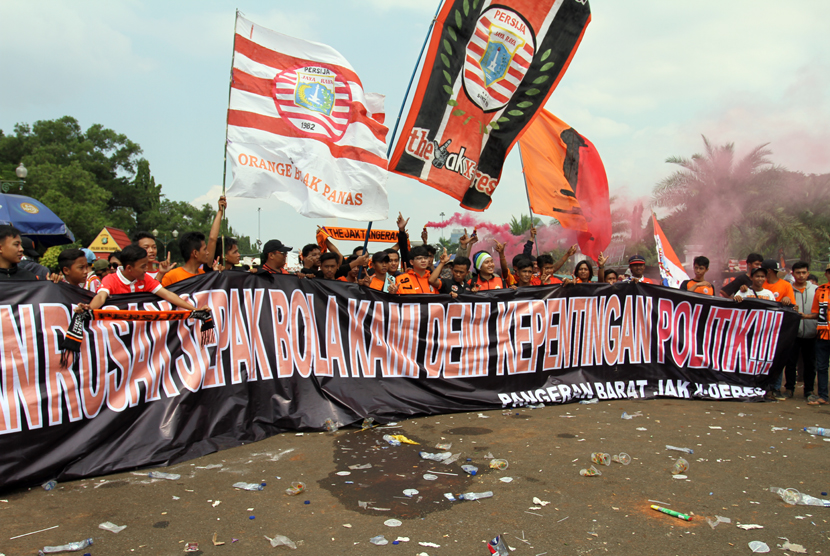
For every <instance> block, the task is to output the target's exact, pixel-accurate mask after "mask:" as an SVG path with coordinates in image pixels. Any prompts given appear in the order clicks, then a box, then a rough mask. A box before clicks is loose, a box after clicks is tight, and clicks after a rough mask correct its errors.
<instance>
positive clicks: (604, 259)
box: [597, 253, 608, 266]
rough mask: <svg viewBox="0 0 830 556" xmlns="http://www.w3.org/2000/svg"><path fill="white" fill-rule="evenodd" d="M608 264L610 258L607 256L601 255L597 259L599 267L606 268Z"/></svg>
mask: <svg viewBox="0 0 830 556" xmlns="http://www.w3.org/2000/svg"><path fill="white" fill-rule="evenodd" d="M607 262H608V257H606V256H605V255H603V254H602V253H600V254H599V256H598V257H597V265H598V266H605V263H607Z"/></svg>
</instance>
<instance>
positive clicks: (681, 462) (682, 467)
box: [671, 458, 689, 475]
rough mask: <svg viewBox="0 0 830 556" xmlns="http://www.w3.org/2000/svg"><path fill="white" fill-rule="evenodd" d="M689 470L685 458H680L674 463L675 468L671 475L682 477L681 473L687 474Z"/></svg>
mask: <svg viewBox="0 0 830 556" xmlns="http://www.w3.org/2000/svg"><path fill="white" fill-rule="evenodd" d="M688 470H689V462H688V461H686V460H685V459H683V458H678V460H677V461H676V462H674V467H672V470H671V474H672V475H680V474H681V473H685V472H686V471H688Z"/></svg>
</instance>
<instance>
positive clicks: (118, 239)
mask: <svg viewBox="0 0 830 556" xmlns="http://www.w3.org/2000/svg"><path fill="white" fill-rule="evenodd" d="M130 243H132V242H131V241H130V238H129V237H128V236H127V234H126V233H125V232H124V230H119V229H118V228H111V227H110V226H106V227H105V228H104V229H103V230H101V232H100V233H99V234H98V235H97V236H96V237H95V239H94V240H92V243H90V244H89V250H90V251H92V252H93V253H95V256H96V257H98V258H99V259H106V258H107V257H109V256H110V254H111V253H115V252H116V251H121V250H122V249H124V248H125V247H126V246H128V245H129V244H130Z"/></svg>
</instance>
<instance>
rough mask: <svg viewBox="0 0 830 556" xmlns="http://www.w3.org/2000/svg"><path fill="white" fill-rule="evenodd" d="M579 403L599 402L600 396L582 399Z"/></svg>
mask: <svg viewBox="0 0 830 556" xmlns="http://www.w3.org/2000/svg"><path fill="white" fill-rule="evenodd" d="M579 403H581V404H589V403H599V398H593V399H591V400H581V401H580V402H579Z"/></svg>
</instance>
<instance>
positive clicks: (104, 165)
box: [0, 116, 251, 252]
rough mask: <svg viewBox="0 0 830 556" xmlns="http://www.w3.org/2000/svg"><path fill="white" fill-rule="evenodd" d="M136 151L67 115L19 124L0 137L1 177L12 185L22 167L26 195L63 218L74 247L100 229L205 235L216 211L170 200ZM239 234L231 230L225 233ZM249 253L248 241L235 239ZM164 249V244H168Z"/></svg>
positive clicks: (114, 135)
mask: <svg viewBox="0 0 830 556" xmlns="http://www.w3.org/2000/svg"><path fill="white" fill-rule="evenodd" d="M141 153H142V151H141V147H140V146H139V145H138V144H137V143H134V142H133V141H131V140H130V139H129V138H127V136H126V135H124V134H120V133H116V132H115V131H113V130H111V129H107V128H105V127H104V126H102V125H100V124H94V125H92V126H91V127H90V128H89V129H87V130H86V131H83V130H82V129H81V126H80V124H79V123H78V121H77V120H76V119H75V118H72V117H71V116H64V117H63V118H59V119H56V120H41V121H37V122H35V123H34V124H33V125H32V126H29V125H28V124H22V123H21V124H17V125H16V126H15V128H14V134H13V135H5V134H4V133H3V132H2V131H0V178H2V179H15V180H16V177H15V173H14V170H15V168H16V167H17V165H18V164H20V162H23V164H24V165H25V166H26V167H27V169H28V170H29V175H28V177H27V179H26V185H25V186H24V189H23V192H22V193H23V194H24V195H27V196H30V197H33V198H35V199H38V200H39V201H41V202H42V203H44V204H45V205H46V206H48V207H49V208H50V209H52V211H53V212H54V213H55V214H57V215H58V217H59V218H61V220H63V221H64V222H65V223H66V225H67V226H69V229H70V230H72V232H73V233H74V234H75V237H76V239H77V240H78V243H79V244H81V245H89V244H90V243H91V242H92V240H93V239H94V238H95V236H96V235H97V234H98V233H99V232H100V231H101V229H102V228H103V227H104V226H113V227H116V228H120V229H122V230H124V231H126V232H127V233H128V234H130V235H131V234H132V233H134V232H135V231H137V230H147V231H150V230H154V229H156V230H158V231H159V237H164V236H165V235H167V236H169V238H171V239H172V232H173V230H178V231H179V233H184V232H188V231H195V230H198V231H202V232H204V233H205V234H207V233H208V231H209V230H210V226H211V224H212V222H213V217H214V216H215V214H216V208H215V207H211V206H209V205H205V206H203V207H201V208H197V207H194V206H192V205H190V204H188V203H183V202H180V201H171V200H169V199H166V198H165V197H164V195H163V194H162V192H161V191H162V186H161V184H156V180H155V178H154V177H153V175H152V173H151V172H150V163H149V161H147V160H146V159H144V158H142V157H141ZM223 232H224V233H226V234H227V235H229V236H236V234H235V233H234V232H233V229H224V230H223ZM238 240H239V242H240V250H241V251H243V252H250V249H251V248H250V239H249V238H247V237H239V238H238ZM168 244H169V241H168Z"/></svg>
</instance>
